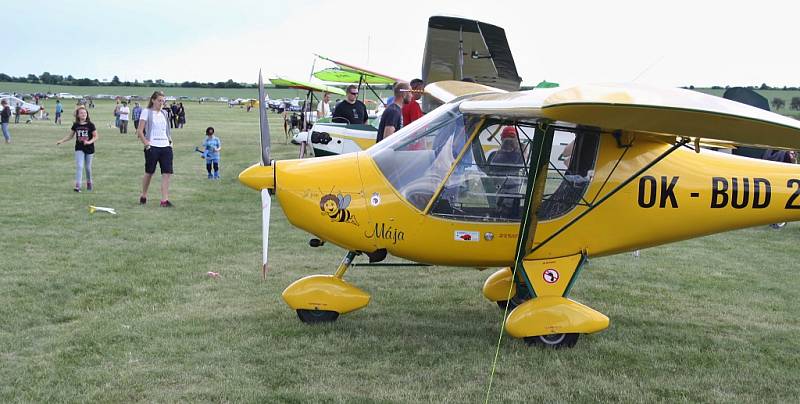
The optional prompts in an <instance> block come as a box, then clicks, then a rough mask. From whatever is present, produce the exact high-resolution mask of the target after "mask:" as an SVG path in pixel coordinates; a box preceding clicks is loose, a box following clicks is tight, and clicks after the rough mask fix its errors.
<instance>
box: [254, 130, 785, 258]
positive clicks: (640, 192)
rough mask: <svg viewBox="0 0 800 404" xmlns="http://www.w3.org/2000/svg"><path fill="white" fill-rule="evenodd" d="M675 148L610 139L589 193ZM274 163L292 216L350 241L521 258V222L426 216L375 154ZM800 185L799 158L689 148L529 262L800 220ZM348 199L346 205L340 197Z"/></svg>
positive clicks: (591, 197) (368, 246) (450, 254)
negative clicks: (623, 144)
mask: <svg viewBox="0 0 800 404" xmlns="http://www.w3.org/2000/svg"><path fill="white" fill-rule="evenodd" d="M669 147H670V145H669V144H666V143H665V142H663V141H661V140H658V139H654V138H649V137H647V136H646V135H642V134H638V135H637V136H636V137H635V139H634V141H633V142H632V146H631V147H630V148H629V149H628V150H627V152H625V149H624V148H620V147H619V146H618V145H617V143H616V141H615V140H614V139H613V138H612V137H611V136H602V137H601V143H600V147H599V151H598V155H597V161H596V164H595V170H594V175H593V177H592V180H591V183H590V185H589V187H588V189H587V191H586V193H585V195H584V199H585V200H586V201H588V202H593V201H596V200H599V199H600V198H602V197H603V196H604V195H606V194H607V193H608V192H610V191H611V190H612V189H614V188H615V187H616V186H617V185H619V184H620V183H621V182H623V181H624V180H625V179H627V178H628V177H630V176H631V175H632V174H633V173H634V172H635V171H636V170H637V169H639V168H641V167H642V166H644V165H646V164H647V163H649V162H650V161H652V160H653V159H655V158H656V157H658V156H659V155H660V154H662V153H663V152H664V151H665V150H667V149H668V148H669ZM623 152H624V156H623V157H622V159H621V161H620V157H621V156H622V155H623ZM617 163H618V164H617ZM274 170H275V172H274V181H275V183H274V184H270V185H274V188H275V191H276V195H277V198H278V200H280V203H281V206H282V207H283V209H284V211H285V213H286V216H287V217H288V219H289V221H290V222H291V223H292V224H293V225H295V226H297V227H299V228H301V229H304V230H306V231H308V232H309V233H311V234H313V235H315V236H316V237H319V238H320V239H322V240H325V241H328V242H331V243H334V244H336V245H339V246H341V247H342V248H344V249H347V250H350V251H364V252H371V251H375V250H378V249H381V248H384V249H386V250H387V251H388V252H389V253H390V254H392V255H394V256H398V257H403V258H406V259H409V260H412V261H417V262H425V263H431V264H439V265H456V266H470V267H499V266H507V265H510V264H511V263H512V261H513V257H514V250H515V246H516V240H517V236H518V233H519V223H496V222H492V223H490V222H468V221H456V220H448V219H443V218H439V217H434V216H430V215H426V214H423V213H422V212H421V211H419V210H418V209H417V208H415V207H414V206H413V205H412V204H410V203H408V202H407V201H405V200H404V199H403V198H402V197H401V196H400V194H399V193H398V192H397V190H395V189H394V188H393V187H392V186H391V185H390V184H389V182H388V181H386V179H385V176H384V175H383V174H382V173H381V171H380V170H379V169H378V166H377V165H376V164H375V163H374V161H373V160H372V159H371V157H370V156H369V155H368V154H367V153H363V152H361V153H352V154H347V155H342V156H334V157H326V158H315V159H305V160H285V161H278V162H276V163H275V166H274ZM243 175H245V174H244V173H243ZM251 186H252V185H251ZM798 193H800V170H798V167H797V166H795V165H790V164H781V163H775V162H768V161H762V160H754V159H747V158H743V157H737V156H731V155H728V154H724V153H718V152H713V151H707V150H701V151H700V153H696V152H695V151H694V150H693V149H690V148H681V149H679V150H677V151H675V152H674V153H672V154H671V155H669V156H668V157H667V158H665V159H664V160H662V161H661V162H659V163H658V164H656V165H655V166H654V167H652V168H651V169H649V170H648V171H646V172H645V173H643V174H642V175H640V176H639V177H638V178H636V179H635V180H634V181H632V182H631V183H629V184H628V185H627V186H625V187H624V188H623V189H622V190H620V191H619V192H618V193H616V194H615V195H613V196H612V197H611V198H610V199H608V200H607V201H606V202H605V203H603V204H602V205H600V206H598V207H596V208H595V209H594V210H593V211H592V212H590V213H589V214H588V215H586V216H585V217H584V218H582V219H581V220H579V221H578V222H577V223H575V224H574V225H573V226H571V227H569V228H568V229H566V230H565V231H563V232H562V233H561V234H559V235H558V236H557V237H556V238H554V239H552V240H551V241H550V242H548V243H547V245H545V246H543V247H542V248H540V249H537V250H536V251H534V252H533V253H532V254H530V255H529V256H528V257H527V258H528V259H541V258H550V257H563V256H567V255H573V254H576V253H579V252H585V253H587V254H588V255H589V256H602V255H608V254H614V253H619V252H623V251H629V250H634V249H640V248H645V247H651V246H656V245H660V244H664V243H668V242H673V241H678V240H684V239H689V238H692V237H697V236H702V235H707V234H712V233H717V232H722V231H727V230H732V229H737V228H743V227H750V226H755V225H761V224H769V223H775V222H784V221H793V220H798V219H800V198H798V199H797V200H795V199H794V198H795V195H797V194H798ZM348 195H349V201H348V203H347V204H346V206H345V205H342V203H341V202H338V201H341V200H342V198H343V197H344V198H345V199H346V197H347V196H348ZM586 209H588V207H586V206H583V205H578V206H576V207H575V208H574V209H573V210H572V211H571V212H569V213H567V214H566V215H564V216H562V217H559V218H557V219H555V220H549V221H541V222H539V223H538V227H537V228H536V233H535V238H534V246H536V245H538V244H540V243H541V242H542V241H543V240H544V239H546V238H547V237H549V236H550V235H552V234H553V233H555V232H557V231H559V230H560V229H561V228H562V227H563V226H564V225H565V224H567V223H568V222H569V221H570V220H572V219H573V218H575V217H576V216H577V215H579V214H580V213H581V212H583V211H584V210H586ZM457 232H468V233H469V234H478V235H479V237H477V239H475V238H473V239H472V240H470V241H464V240H463V239H458V238H456V237H454V234H456V233H457ZM487 233H488V234H490V235H491V236H489V237H487Z"/></svg>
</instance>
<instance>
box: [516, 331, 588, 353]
mask: <svg viewBox="0 0 800 404" xmlns="http://www.w3.org/2000/svg"><path fill="white" fill-rule="evenodd" d="M579 336H580V334H575V333H569V334H550V335H537V336H534V337H525V342H526V343H527V344H528V345H541V346H544V347H548V348H556V349H558V348H572V347H574V346H575V344H576V343H577V342H578V337H579Z"/></svg>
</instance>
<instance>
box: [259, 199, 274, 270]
mask: <svg viewBox="0 0 800 404" xmlns="http://www.w3.org/2000/svg"><path fill="white" fill-rule="evenodd" d="M271 207H272V199H271V198H270V196H269V191H268V190H266V189H262V190H261V237H262V241H261V242H262V244H261V245H262V248H263V255H264V259H263V263H262V265H261V278H262V279H267V272H269V266H267V255H268V252H269V212H270V208H271Z"/></svg>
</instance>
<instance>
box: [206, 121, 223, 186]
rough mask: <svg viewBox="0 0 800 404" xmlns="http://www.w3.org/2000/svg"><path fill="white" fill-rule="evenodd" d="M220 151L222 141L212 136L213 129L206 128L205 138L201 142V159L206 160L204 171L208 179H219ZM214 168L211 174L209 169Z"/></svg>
mask: <svg viewBox="0 0 800 404" xmlns="http://www.w3.org/2000/svg"><path fill="white" fill-rule="evenodd" d="M220 150H222V141H221V140H219V138H218V137H216V136H214V128H213V127H211V126H209V127H208V128H206V138H205V140H203V157H205V159H206V171H208V179H215V180H218V179H219V151H220ZM212 166H213V168H214V172H213V174H212V172H211V168H212Z"/></svg>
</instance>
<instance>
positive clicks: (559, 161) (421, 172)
mask: <svg viewBox="0 0 800 404" xmlns="http://www.w3.org/2000/svg"><path fill="white" fill-rule="evenodd" d="M542 135H543V133H542V132H541V130H540V129H536V122H535V121H530V122H526V121H509V120H504V119H501V118H495V117H486V116H477V115H469V114H462V113H461V112H460V111H459V110H458V105H445V106H442V107H440V108H438V109H436V110H434V111H433V112H431V113H430V114H428V115H427V116H425V117H424V118H422V119H419V120H417V121H415V122H414V123H412V124H411V125H409V126H408V127H406V128H404V129H403V130H402V131H401V132H398V133H397V134H395V135H393V136H392V137H390V138H389V139H387V140H384V141H383V142H381V143H379V144H378V145H376V146H374V147H372V148H370V149H369V150H368V153H370V154H371V156H372V158H373V159H374V160H375V162H376V163H377V165H378V167H379V168H380V170H381V171H382V172H383V174H384V175H385V176H386V178H387V179H388V180H389V182H390V183H391V184H392V185H393V186H394V187H395V189H397V190H398V192H399V193H400V194H401V195H402V197H403V198H405V199H406V200H407V201H408V202H409V203H411V204H412V205H414V206H415V207H416V208H417V209H419V210H420V211H423V212H427V213H429V214H431V215H434V216H439V217H442V218H449V219H454V220H466V221H483V222H515V221H519V220H521V217H522V214H523V212H524V211H525V191H526V188H527V183H528V169H529V167H530V159H531V154H532V151H531V149H532V145H533V140H534V138H535V137H536V136H542ZM598 138H599V136H598V134H597V132H596V131H594V130H590V129H588V128H582V127H574V126H569V125H560V126H558V128H557V129H556V130H555V132H554V139H553V149H552V153H551V155H550V163H549V171H548V176H547V181H546V185H545V190H544V198H543V200H542V205H541V206H540V208H539V210H538V214H537V215H538V218H539V219H540V220H550V219H555V218H557V217H560V216H562V215H564V214H566V213H567V212H569V211H571V210H572V209H573V208H574V207H575V206H577V205H579V204H581V202H582V201H583V194H584V193H585V191H586V188H587V186H588V184H589V181H590V180H591V177H592V175H593V169H594V163H595V158H596V154H597V146H598Z"/></svg>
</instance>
